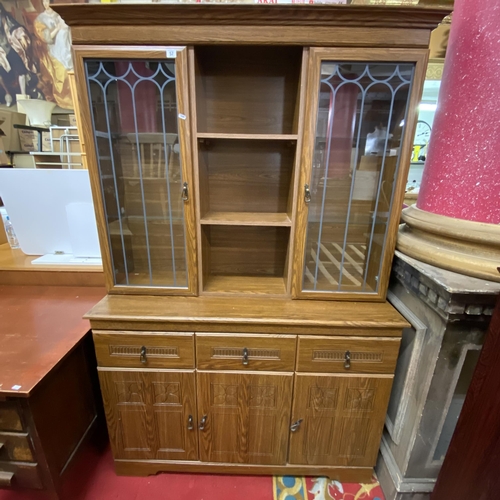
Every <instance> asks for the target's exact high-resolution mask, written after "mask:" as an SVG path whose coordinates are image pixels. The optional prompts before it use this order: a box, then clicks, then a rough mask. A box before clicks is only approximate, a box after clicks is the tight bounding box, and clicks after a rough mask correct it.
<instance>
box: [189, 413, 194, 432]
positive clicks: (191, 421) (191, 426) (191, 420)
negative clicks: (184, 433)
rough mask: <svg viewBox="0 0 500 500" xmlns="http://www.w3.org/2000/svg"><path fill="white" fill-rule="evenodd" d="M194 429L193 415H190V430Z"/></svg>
mask: <svg viewBox="0 0 500 500" xmlns="http://www.w3.org/2000/svg"><path fill="white" fill-rule="evenodd" d="M193 429H194V426H193V415H189V417H188V430H190V431H192V430H193Z"/></svg>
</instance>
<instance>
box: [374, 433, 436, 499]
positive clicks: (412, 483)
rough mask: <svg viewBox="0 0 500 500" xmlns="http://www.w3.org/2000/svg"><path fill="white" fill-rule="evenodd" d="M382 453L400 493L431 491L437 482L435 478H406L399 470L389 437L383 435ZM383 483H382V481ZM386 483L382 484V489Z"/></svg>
mask: <svg viewBox="0 0 500 500" xmlns="http://www.w3.org/2000/svg"><path fill="white" fill-rule="evenodd" d="M380 454H381V455H382V460H383V461H384V464H385V467H386V468H387V471H388V472H389V475H390V478H391V480H392V483H393V485H394V488H395V489H396V490H397V491H398V492H400V493H431V492H432V490H433V489H434V485H435V484H436V480H435V479H430V478H429V479H425V478H404V477H403V476H402V474H401V471H400V470H399V467H398V464H397V463H396V461H395V460H394V457H393V455H392V453H391V450H390V449H389V446H388V444H387V437H386V436H385V435H384V436H382V442H381V443H380ZM381 484H382V483H381ZM383 488H384V485H383V484H382V489H383Z"/></svg>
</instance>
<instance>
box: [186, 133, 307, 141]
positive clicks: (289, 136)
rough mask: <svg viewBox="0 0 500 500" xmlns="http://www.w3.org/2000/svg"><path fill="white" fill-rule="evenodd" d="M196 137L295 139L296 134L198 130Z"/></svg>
mask: <svg viewBox="0 0 500 500" xmlns="http://www.w3.org/2000/svg"><path fill="white" fill-rule="evenodd" d="M196 137H197V138H198V139H245V140H255V141H262V140H268V141H296V140H297V138H298V135H297V134H225V133H220V132H198V133H197V134H196Z"/></svg>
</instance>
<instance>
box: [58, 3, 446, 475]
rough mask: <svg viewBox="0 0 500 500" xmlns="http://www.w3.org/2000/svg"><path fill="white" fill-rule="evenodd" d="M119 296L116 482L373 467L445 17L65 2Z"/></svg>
mask: <svg viewBox="0 0 500 500" xmlns="http://www.w3.org/2000/svg"><path fill="white" fill-rule="evenodd" d="M54 8H55V9H56V10H57V11H58V12H59V13H60V14H61V15H62V17H63V18H64V19H65V21H66V22H67V23H68V24H69V25H70V26H71V28H72V36H73V42H74V62H75V74H76V80H77V86H78V101H79V102H78V104H79V108H80V123H81V124H82V127H83V142H84V154H85V156H86V162H87V164H88V167H89V171H90V176H91V183H92V189H93V196H94V202H95V207H96V217H97V221H98V229H99V237H100V242H101V248H102V256H103V265H104V270H105V276H106V282H107V287H108V296H107V297H106V298H105V299H103V301H101V302H100V303H99V304H98V305H96V306H95V307H94V309H93V310H92V311H90V312H89V313H88V315H87V317H88V318H89V319H90V321H91V324H92V328H93V335H94V341H95V347H96V353H97V358H98V363H99V376H100V381H101V388H102V393H103V399H104V404H105V408H106V415H107V421H108V428H109V434H110V439H111V444H112V448H113V453H114V458H115V464H116V470H117V472H118V473H120V474H152V473H156V472H160V471H191V472H224V473H228V472H232V473H238V474H242V473H249V474H270V473H280V474H313V475H317V474H319V475H328V476H330V477H332V478H336V479H339V480H343V481H366V480H368V479H369V478H370V477H371V473H372V470H373V466H374V464H375V461H376V457H377V452H378V448H379V445H380V437H381V433H382V428H383V423H384V417H385V413H386V409H387V403H388V398H389V395H390V391H391V386H392V378H393V374H394V367H395V364H396V359H397V355H398V350H399V343H400V338H401V332H402V329H403V328H404V327H405V326H407V323H406V322H405V320H404V319H403V318H402V317H401V316H400V315H399V314H398V313H397V312H396V311H395V309H393V308H392V307H391V306H390V305H389V304H388V303H387V302H386V301H385V296H386V291H387V284H388V277H389V269H390V265H391V259H392V255H393V252H394V245H395V236H396V230H397V226H398V220H399V211H400V207H401V204H402V200H403V195H404V186H405V179H406V173H407V167H408V165H409V161H410V154H411V142H412V137H413V133H414V128H415V119H416V108H417V104H418V102H419V99H420V96H421V91H422V85H423V79H424V75H425V67H426V63H427V57H428V48H427V47H428V42H429V36H430V32H431V30H432V29H433V28H435V27H436V26H437V24H438V23H439V22H440V21H441V20H442V18H443V17H444V16H445V15H446V14H447V13H448V12H447V11H446V10H443V9H442V8H431V7H412V8H402V7H365V6H314V7H311V6H306V5H300V6H297V5H288V6H285V5H280V6H266V5H252V6H248V5H158V4H152V5H140V6H139V5H111V6H103V5H99V6H95V5H66V6H64V5H57V6H55V7H54Z"/></svg>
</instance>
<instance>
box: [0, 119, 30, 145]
mask: <svg viewBox="0 0 500 500" xmlns="http://www.w3.org/2000/svg"><path fill="white" fill-rule="evenodd" d="M25 124H26V115H25V114H23V113H17V112H16V111H11V110H9V109H0V128H1V129H2V131H3V132H4V134H5V136H3V145H4V148H5V151H21V144H20V140H19V134H18V130H17V129H15V128H14V125H25Z"/></svg>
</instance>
